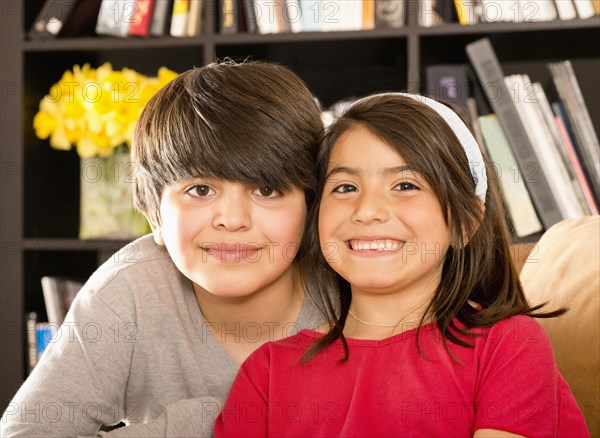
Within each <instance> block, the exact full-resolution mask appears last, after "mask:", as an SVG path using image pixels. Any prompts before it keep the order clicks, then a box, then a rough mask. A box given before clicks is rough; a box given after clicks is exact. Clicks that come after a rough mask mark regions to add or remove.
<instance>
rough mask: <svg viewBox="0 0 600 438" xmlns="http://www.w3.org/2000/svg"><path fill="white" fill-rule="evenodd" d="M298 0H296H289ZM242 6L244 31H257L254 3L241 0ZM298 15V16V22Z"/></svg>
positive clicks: (249, 0) (248, 0) (250, 0)
mask: <svg viewBox="0 0 600 438" xmlns="http://www.w3.org/2000/svg"><path fill="white" fill-rule="evenodd" d="M291 1H296V2H297V1H298V0H291ZM242 7H243V10H244V18H245V20H246V32H247V33H257V32H258V28H257V26H256V15H255V14H254V3H253V1H252V0H242ZM299 21H300V17H298V22H299Z"/></svg>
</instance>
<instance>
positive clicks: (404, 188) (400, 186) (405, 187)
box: [394, 182, 417, 192]
mask: <svg viewBox="0 0 600 438" xmlns="http://www.w3.org/2000/svg"><path fill="white" fill-rule="evenodd" d="M394 188H395V189H396V190H399V191H401V192H404V191H408V190H417V186H415V185H414V184H412V183H409V182H401V183H399V184H396V186H395V187H394Z"/></svg>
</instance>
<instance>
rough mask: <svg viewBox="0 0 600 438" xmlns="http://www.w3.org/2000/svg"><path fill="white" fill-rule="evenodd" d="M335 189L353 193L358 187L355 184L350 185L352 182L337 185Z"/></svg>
mask: <svg viewBox="0 0 600 438" xmlns="http://www.w3.org/2000/svg"><path fill="white" fill-rule="evenodd" d="M333 191H334V192H336V193H351V192H356V191H357V189H356V187H354V186H353V185H350V184H341V185H339V186H336V187H335V188H334V189H333Z"/></svg>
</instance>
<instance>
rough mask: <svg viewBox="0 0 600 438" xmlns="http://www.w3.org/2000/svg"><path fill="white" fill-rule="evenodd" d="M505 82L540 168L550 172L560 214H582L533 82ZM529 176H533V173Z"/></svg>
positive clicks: (516, 78) (516, 77)
mask: <svg viewBox="0 0 600 438" xmlns="http://www.w3.org/2000/svg"><path fill="white" fill-rule="evenodd" d="M505 83H506V86H507V87H508V89H509V90H510V91H512V92H513V93H514V96H513V97H514V101H515V103H516V108H517V112H518V113H519V116H520V117H521V120H522V121H523V124H524V126H525V131H526V133H527V136H528V137H529V140H530V142H531V144H532V146H533V148H534V151H535V154H536V156H537V158H538V161H539V163H540V166H541V167H542V169H541V170H542V171H543V172H544V174H546V175H550V178H548V183H549V186H550V190H551V192H552V195H553V196H554V199H555V200H556V202H557V204H558V208H559V210H560V214H561V216H562V217H563V219H568V218H573V217H580V216H583V210H582V208H581V205H580V204H579V202H578V200H577V195H576V193H575V191H574V190H573V186H572V183H571V180H570V178H569V176H568V173H567V170H566V169H565V166H564V164H563V162H562V159H561V158H560V155H559V152H558V151H557V149H556V147H555V146H554V141H553V140H552V137H551V135H550V133H549V132H548V130H547V129H546V128H545V126H544V122H543V120H542V118H541V113H540V111H539V109H538V108H537V105H538V100H537V92H536V89H535V86H534V84H532V83H531V80H530V79H529V77H528V76H527V75H512V76H507V77H506V78H505ZM534 170H535V169H534ZM525 177H527V175H525ZM530 177H532V178H535V173H533V174H532V175H531V176H530Z"/></svg>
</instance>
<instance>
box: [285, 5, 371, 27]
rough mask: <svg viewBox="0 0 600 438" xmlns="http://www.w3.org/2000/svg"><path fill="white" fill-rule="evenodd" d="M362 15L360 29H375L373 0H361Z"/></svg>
mask: <svg viewBox="0 0 600 438" xmlns="http://www.w3.org/2000/svg"><path fill="white" fill-rule="evenodd" d="M288 2H289V0H288ZM362 15H363V19H362V21H363V22H362V30H371V29H375V0H363V12H362Z"/></svg>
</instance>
